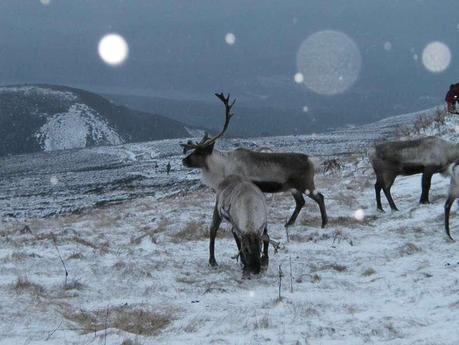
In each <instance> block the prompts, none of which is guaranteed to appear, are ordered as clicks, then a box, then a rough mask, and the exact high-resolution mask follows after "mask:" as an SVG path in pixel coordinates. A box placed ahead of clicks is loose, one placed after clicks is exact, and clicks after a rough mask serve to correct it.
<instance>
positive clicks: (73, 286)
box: [64, 279, 84, 290]
mask: <svg viewBox="0 0 459 345" xmlns="http://www.w3.org/2000/svg"><path fill="white" fill-rule="evenodd" d="M83 288H84V285H83V284H82V283H80V281H79V280H77V279H74V280H72V281H70V282H67V284H65V286H64V289H65V290H82V289H83Z"/></svg>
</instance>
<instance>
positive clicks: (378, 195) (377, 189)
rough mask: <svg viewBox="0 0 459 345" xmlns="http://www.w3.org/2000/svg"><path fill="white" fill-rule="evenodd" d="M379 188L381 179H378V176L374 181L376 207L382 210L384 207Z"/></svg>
mask: <svg viewBox="0 0 459 345" xmlns="http://www.w3.org/2000/svg"><path fill="white" fill-rule="evenodd" d="M381 189H382V186H381V180H380V179H379V177H377V178H376V183H375V195H376V207H377V208H378V210H379V211H381V212H384V209H383V208H382V204H381Z"/></svg>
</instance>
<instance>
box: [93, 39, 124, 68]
mask: <svg viewBox="0 0 459 345" xmlns="http://www.w3.org/2000/svg"><path fill="white" fill-rule="evenodd" d="M98 51H99V56H100V58H101V59H102V60H103V61H104V62H105V63H107V64H109V65H111V66H118V65H120V64H122V63H123V62H124V61H125V60H126V59H127V56H128V53H129V47H128V44H127V43H126V40H125V39H124V38H123V37H122V36H121V35H118V34H108V35H105V36H104V37H102V39H101V40H100V41H99V47H98Z"/></svg>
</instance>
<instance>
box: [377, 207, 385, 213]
mask: <svg viewBox="0 0 459 345" xmlns="http://www.w3.org/2000/svg"><path fill="white" fill-rule="evenodd" d="M377 211H378V212H379V213H386V212H385V211H384V210H383V209H382V208H378V209H377Z"/></svg>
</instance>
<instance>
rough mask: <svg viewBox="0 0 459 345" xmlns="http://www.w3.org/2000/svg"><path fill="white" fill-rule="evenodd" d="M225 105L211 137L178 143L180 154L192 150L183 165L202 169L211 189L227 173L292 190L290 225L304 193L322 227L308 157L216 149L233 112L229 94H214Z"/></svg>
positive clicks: (270, 189) (274, 189) (270, 188)
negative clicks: (221, 121)
mask: <svg viewBox="0 0 459 345" xmlns="http://www.w3.org/2000/svg"><path fill="white" fill-rule="evenodd" d="M215 95H216V96H217V97H218V99H220V100H221V101H222V102H223V104H224V105H225V110H226V112H225V124H224V126H223V129H222V131H221V132H220V133H219V134H217V135H216V136H215V137H213V138H209V137H208V136H207V133H206V134H205V135H204V137H203V138H202V140H201V141H200V142H197V143H193V142H192V141H188V143H187V144H181V146H182V147H183V153H187V152H188V151H189V150H192V152H191V153H190V154H189V155H188V156H186V157H185V158H184V159H183V161H182V162H183V165H184V166H186V167H188V168H199V169H201V170H202V181H203V183H205V184H206V185H208V186H210V187H212V188H213V189H214V190H215V189H216V187H217V185H218V184H219V183H220V182H221V181H222V180H223V179H224V178H225V177H226V176H229V175H233V174H235V175H240V176H243V177H245V178H246V179H248V180H249V181H251V182H252V183H254V184H255V185H257V186H258V187H259V188H260V189H261V191H262V192H263V193H278V192H284V191H291V192H292V194H293V197H294V199H295V202H296V207H295V210H294V211H293V214H292V216H291V217H290V219H289V220H288V222H287V223H286V224H285V225H286V226H289V225H292V224H293V223H294V222H295V220H296V218H297V217H298V214H299V212H300V210H301V208H302V207H303V206H304V204H305V201H304V198H303V194H306V195H307V196H308V197H310V198H311V199H313V200H314V201H315V202H317V204H318V205H319V209H320V213H321V216H322V227H324V226H325V225H326V224H327V213H326V210H325V203H324V197H323V195H322V194H321V193H317V192H316V191H315V186H314V165H313V163H312V162H311V160H310V159H309V157H308V156H306V155H304V154H300V153H262V152H256V151H251V150H247V149H242V148H239V149H236V150H232V151H219V150H217V149H214V144H215V142H216V140H217V139H218V138H220V137H221V136H222V135H223V134H224V133H225V131H226V130H227V128H228V124H229V122H230V119H231V117H232V116H233V114H232V113H231V108H232V107H233V105H234V102H235V101H233V102H232V103H231V104H230V103H229V97H230V96H229V95H228V96H227V97H225V96H224V95H223V93H220V94H215Z"/></svg>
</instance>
